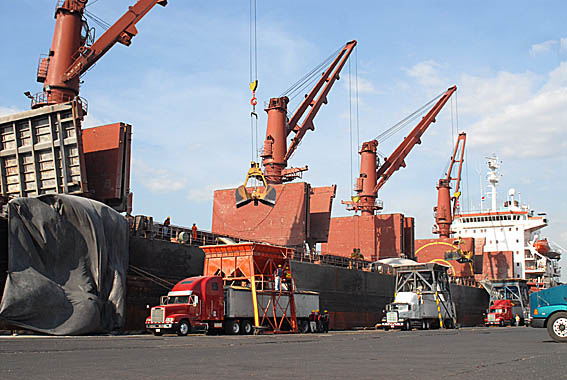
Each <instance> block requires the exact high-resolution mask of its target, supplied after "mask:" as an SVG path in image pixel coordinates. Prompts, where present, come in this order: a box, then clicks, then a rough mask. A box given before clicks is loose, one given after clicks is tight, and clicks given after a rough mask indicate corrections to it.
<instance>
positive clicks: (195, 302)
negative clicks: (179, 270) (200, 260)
mask: <svg viewBox="0 0 567 380" xmlns="http://www.w3.org/2000/svg"><path fill="white" fill-rule="evenodd" d="M223 313H224V292H223V281H222V278H221V277H218V276H197V277H189V278H186V279H184V280H182V281H180V282H178V283H177V284H176V285H175V286H174V287H173V289H171V291H170V292H169V293H168V294H167V296H164V297H162V298H161V302H160V305H159V306H154V307H152V308H151V311H150V316H149V317H148V318H146V329H148V330H150V331H152V332H153V333H154V335H158V336H159V335H162V334H163V333H177V334H178V335H181V336H183V335H187V334H188V333H189V332H191V331H195V330H206V329H207V327H208V325H207V324H206V323H202V322H201V321H204V320H207V321H222V319H223Z"/></svg>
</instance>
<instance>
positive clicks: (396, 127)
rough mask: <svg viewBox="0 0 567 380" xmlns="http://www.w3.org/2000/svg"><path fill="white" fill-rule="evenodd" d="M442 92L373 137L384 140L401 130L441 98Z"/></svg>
mask: <svg viewBox="0 0 567 380" xmlns="http://www.w3.org/2000/svg"><path fill="white" fill-rule="evenodd" d="M444 93H445V92H442V93H441V94H439V95H437V96H436V97H435V98H433V99H431V100H430V101H429V102H427V103H426V104H424V105H423V106H421V107H419V108H418V109H417V110H415V111H414V112H413V113H411V114H409V115H408V116H406V117H405V118H403V119H402V120H400V121H399V122H397V123H396V124H394V125H393V126H392V127H390V128H388V129H387V130H385V131H384V132H382V133H381V134H379V135H378V136H376V137H375V138H374V139H375V140H377V141H378V142H384V141H386V140H387V139H389V138H390V137H392V136H393V135H395V134H396V133H398V132H399V131H401V130H402V129H403V128H405V127H406V126H407V125H408V124H409V123H411V122H412V121H414V120H415V119H417V118H418V117H419V116H420V115H421V114H422V113H423V112H425V110H426V109H428V108H429V107H430V106H431V105H432V104H433V103H435V102H436V101H437V100H438V99H439V98H441V96H443V94H444Z"/></svg>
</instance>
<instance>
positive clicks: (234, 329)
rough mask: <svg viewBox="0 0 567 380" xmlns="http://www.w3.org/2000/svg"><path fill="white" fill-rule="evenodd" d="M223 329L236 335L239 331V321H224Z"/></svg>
mask: <svg viewBox="0 0 567 380" xmlns="http://www.w3.org/2000/svg"><path fill="white" fill-rule="evenodd" d="M224 331H225V332H226V333H227V334H229V335H238V334H239V333H240V323H238V322H237V321H235V320H233V319H231V320H228V321H226V322H225V325H224Z"/></svg>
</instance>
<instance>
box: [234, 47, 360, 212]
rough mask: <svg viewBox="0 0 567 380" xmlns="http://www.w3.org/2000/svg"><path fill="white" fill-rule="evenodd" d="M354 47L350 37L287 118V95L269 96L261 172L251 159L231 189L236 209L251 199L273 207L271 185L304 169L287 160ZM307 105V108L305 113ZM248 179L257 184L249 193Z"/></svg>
mask: <svg viewBox="0 0 567 380" xmlns="http://www.w3.org/2000/svg"><path fill="white" fill-rule="evenodd" d="M355 46H356V41H355V40H353V41H350V42H348V43H347V44H346V45H345V46H344V47H343V48H341V49H340V50H339V53H338V54H337V56H336V57H335V58H334V60H333V61H332V62H331V64H330V65H329V66H328V67H327V69H326V70H325V72H324V73H323V75H322V76H321V78H320V79H319V80H318V81H317V82H316V83H315V86H314V87H313V88H312V89H311V91H310V92H309V93H308V94H306V95H305V99H304V100H303V101H302V102H301V104H300V105H299V107H298V108H297V110H296V111H295V113H294V114H293V116H292V117H291V118H288V115H287V105H288V103H289V98H288V97H287V96H281V97H279V98H271V99H270V101H269V103H268V107H267V108H266V109H265V111H266V112H267V113H268V123H267V128H266V139H265V140H264V149H263V152H262V154H261V157H262V166H264V171H263V172H261V171H260V170H259V165H258V164H257V163H256V162H254V161H252V162H251V164H250V169H249V170H248V173H247V175H246V180H245V182H244V184H243V185H241V186H239V187H238V188H237V189H236V190H235V194H234V197H235V203H236V207H237V208H239V207H242V206H244V205H247V204H248V203H250V202H254V204H255V205H257V204H258V202H261V203H263V204H266V205H269V206H274V205H275V202H276V190H275V188H274V187H273V185H277V184H282V183H284V182H289V181H293V180H294V179H296V178H300V177H301V173H302V172H304V171H306V170H307V166H304V167H301V168H289V169H288V168H287V161H288V160H289V159H290V157H291V156H292V155H293V153H294V152H295V150H296V149H297V147H298V146H299V144H300V143H301V140H302V139H303V136H304V135H305V133H306V132H307V131H308V130H312V131H313V130H315V126H314V124H313V119H314V118H315V116H316V115H317V113H318V112H319V110H320V109H321V106H322V105H323V104H327V95H328V94H329V91H331V88H332V87H333V84H334V83H335V81H337V80H338V79H339V74H340V72H341V70H342V69H343V67H344V65H345V63H346V62H347V60H348V58H349V56H350V54H351V53H352V51H353V49H354V47H355ZM310 74H312V75H315V74H316V70H312V72H311V73H310ZM306 81H308V80H306V79H305V78H304V79H303V80H300V81H299V82H298V83H301V84H305V82H306ZM256 86H257V81H256V82H253V83H252V84H251V87H250V88H251V89H252V92H253V94H254V95H253V98H252V101H253V102H254V101H255V99H256V97H255V87H256ZM292 87H293V86H292ZM252 105H253V106H255V103H252ZM309 108H310V110H309V112H307V110H308V109H309ZM254 111H255V109H254V110H253V111H252V114H253V115H255V112H254ZM306 112H307V115H306ZM302 118H303V119H302ZM292 132H293V133H295V136H294V137H293V139H292V140H291V143H290V145H289V148H288V147H287V138H288V137H289V135H290V134H291V133H292ZM250 178H254V179H256V180H257V181H258V182H259V183H260V187H255V188H254V190H253V191H252V192H249V191H248V190H247V188H246V185H247V183H248V180H249V179H250Z"/></svg>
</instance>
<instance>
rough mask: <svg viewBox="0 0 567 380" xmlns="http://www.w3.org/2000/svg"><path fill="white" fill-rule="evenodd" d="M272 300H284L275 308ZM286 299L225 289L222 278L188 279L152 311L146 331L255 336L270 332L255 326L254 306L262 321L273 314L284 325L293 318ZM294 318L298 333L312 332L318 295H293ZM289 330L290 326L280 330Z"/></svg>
mask: <svg viewBox="0 0 567 380" xmlns="http://www.w3.org/2000/svg"><path fill="white" fill-rule="evenodd" d="M273 297H276V298H277V297H281V298H282V299H281V300H278V301H279V302H278V303H277V304H276V303H274V302H273ZM286 297H288V296H287V295H283V294H282V295H281V296H279V295H277V294H275V295H272V294H264V293H261V294H257V297H256V299H254V298H253V297H252V290H251V289H250V288H249V287H245V286H235V285H224V286H223V278H222V277H219V276H198V277H190V278H186V279H184V280H182V281H180V282H179V283H177V284H176V285H175V286H174V287H173V289H172V290H171V291H170V292H169V293H168V294H167V296H164V297H162V300H161V302H160V305H159V306H154V307H152V308H151V311H150V316H149V317H148V318H147V319H146V329H148V330H149V331H151V332H153V334H154V335H157V336H159V335H162V334H164V333H177V334H178V335H180V336H183V335H187V334H188V333H190V332H192V331H207V332H209V333H212V332H225V333H227V334H231V335H235V334H252V333H254V331H258V330H262V329H267V328H269V326H268V325H267V324H265V325H263V326H254V321H255V315H254V303H256V304H257V305H256V310H257V313H258V314H259V317H260V318H259V319H261V317H262V314H266V313H267V311H268V310H269V312H270V313H272V312H274V313H275V315H276V317H278V318H280V320H282V321H285V320H286V319H285V318H282V317H286V315H287V316H290V315H291V311H290V309H289V307H288V308H284V307H280V305H289V303H288V302H286V301H287V300H286V299H284V298H286ZM294 300H295V315H296V319H297V325H298V329H299V332H308V331H309V316H310V315H311V314H312V311H313V310H318V309H319V293H316V292H307V291H296V292H295V293H294ZM279 327H281V328H282V329H284V330H285V329H288V330H289V329H290V326H279Z"/></svg>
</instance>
